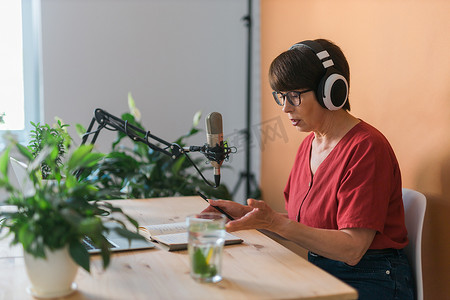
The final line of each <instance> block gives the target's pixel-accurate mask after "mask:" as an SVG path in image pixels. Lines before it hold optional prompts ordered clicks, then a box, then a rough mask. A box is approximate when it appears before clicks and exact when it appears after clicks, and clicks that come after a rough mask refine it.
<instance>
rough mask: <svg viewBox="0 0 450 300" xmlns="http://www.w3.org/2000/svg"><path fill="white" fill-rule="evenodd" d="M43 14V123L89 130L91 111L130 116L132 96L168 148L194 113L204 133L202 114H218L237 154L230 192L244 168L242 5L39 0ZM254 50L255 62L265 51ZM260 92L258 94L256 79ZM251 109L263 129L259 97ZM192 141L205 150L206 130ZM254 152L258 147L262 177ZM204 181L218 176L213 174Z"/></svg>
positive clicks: (225, 178) (227, 173)
mask: <svg viewBox="0 0 450 300" xmlns="http://www.w3.org/2000/svg"><path fill="white" fill-rule="evenodd" d="M258 8H259V6H255V20H256V21H255V22H254V24H255V29H254V32H255V39H258V34H257V33H258V32H259V27H258V26H259V22H258V21H257V20H259V18H258V17H259V16H258V11H259V10H258ZM41 10H42V53H43V75H44V109H45V122H47V123H53V122H54V117H55V116H58V117H60V118H62V119H63V121H64V122H66V123H68V124H71V125H72V130H71V132H72V133H74V130H73V128H74V125H75V124H76V123H79V124H81V125H83V126H85V127H87V126H88V124H89V122H90V120H91V118H92V117H93V111H94V109H95V108H102V109H105V110H106V111H108V112H110V113H112V114H114V115H116V116H120V115H121V114H122V113H125V112H127V111H128V106H127V94H128V92H131V93H132V95H133V97H134V99H135V100H136V105H137V107H138V108H139V109H140V111H141V113H142V123H143V125H144V126H145V128H146V129H147V130H150V131H151V132H152V134H154V135H156V136H158V137H160V138H163V139H165V140H167V141H169V142H171V141H174V140H176V139H177V138H178V137H180V136H181V135H184V134H186V133H187V132H188V130H189V129H190V128H191V126H192V118H193V116H194V114H195V112H197V111H198V110H201V111H202V112H203V118H202V120H201V123H200V126H199V127H200V128H201V129H203V130H204V129H205V124H204V119H205V117H206V115H207V114H209V113H210V112H213V111H218V112H220V113H221V114H222V116H223V123H224V136H225V139H228V140H229V143H230V144H231V145H232V146H236V147H238V150H239V152H238V153H237V154H235V155H233V156H232V157H231V159H230V161H229V162H225V163H224V166H228V167H231V168H227V169H224V170H222V182H224V183H225V184H227V186H228V187H229V188H230V189H231V188H233V187H234V185H235V184H236V183H237V179H238V176H239V172H241V171H244V170H243V168H244V165H245V164H244V156H245V155H244V149H243V146H244V144H243V143H242V142H241V141H242V135H241V134H239V133H238V131H240V130H241V129H244V128H245V113H246V111H245V101H246V57H247V28H246V26H245V23H244V22H243V21H242V17H243V16H244V15H246V14H247V5H246V2H245V1H240V0H232V1H221V0H213V1H211V0H192V1H183V0H150V1H146V0H77V1H72V0H42V7H41ZM254 52H255V55H254V59H255V61H258V62H259V56H258V52H259V49H258V48H254ZM254 65H255V69H254V72H255V74H259V73H258V71H259V67H258V66H259V64H256V63H255V64H254ZM257 78H259V76H258V77H257ZM254 86H255V90H256V91H258V93H259V90H260V89H259V86H258V82H257V80H254ZM258 93H256V92H255V93H253V95H254V97H255V99H256V98H257V97H258ZM253 108H254V111H253V112H254V113H253V122H256V123H257V122H258V120H259V116H260V114H259V101H258V102H257V103H255V104H254V105H253ZM114 138H115V134H113V133H109V132H106V131H105V130H104V131H102V133H101V134H100V136H99V139H98V141H97V142H96V145H98V148H99V149H100V150H101V151H109V150H110V145H111V143H112V141H113V140H114ZM78 141H79V139H78ZM189 142H190V145H203V144H204V143H205V142H206V138H205V133H204V132H201V133H199V134H197V135H196V136H195V138H193V139H192V140H190V141H189ZM258 153H259V152H258V151H257V149H256V148H254V149H253V156H254V160H253V165H252V170H253V172H255V173H256V174H259V161H260V159H259V156H258V155H259V154H258ZM199 155H200V154H192V156H191V157H193V158H196V157H199ZM205 160H206V159H205ZM211 169H212V168H211ZM205 176H207V178H208V179H210V180H212V171H210V168H208V171H207V172H206V173H205ZM242 192H243V189H242V188H241V189H240V190H239V193H240V194H238V197H236V199H237V200H241V198H242V196H239V195H242Z"/></svg>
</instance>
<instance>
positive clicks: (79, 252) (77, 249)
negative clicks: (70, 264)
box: [69, 241, 90, 272]
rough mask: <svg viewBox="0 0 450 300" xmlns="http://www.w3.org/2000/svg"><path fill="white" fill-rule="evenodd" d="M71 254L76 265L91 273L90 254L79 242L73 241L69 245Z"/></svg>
mask: <svg viewBox="0 0 450 300" xmlns="http://www.w3.org/2000/svg"><path fill="white" fill-rule="evenodd" d="M69 253H70V256H71V257H72V259H73V260H74V261H75V263H76V264H78V265H79V266H81V267H82V268H83V269H85V270H86V271H88V272H90V257H89V252H88V251H87V250H86V248H85V247H84V246H83V245H82V244H81V242H79V241H73V242H71V243H70V244H69Z"/></svg>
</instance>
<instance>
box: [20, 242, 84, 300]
mask: <svg viewBox="0 0 450 300" xmlns="http://www.w3.org/2000/svg"><path fill="white" fill-rule="evenodd" d="M45 255H46V258H45V259H43V258H35V257H33V256H32V255H31V254H29V253H26V252H25V251H24V260H25V267H26V270H27V273H28V278H29V279H30V281H31V287H29V288H28V292H29V293H30V294H32V295H33V296H36V297H39V298H56V297H63V296H66V295H68V294H70V293H72V292H73V291H75V289H76V284H75V282H74V281H73V280H74V279H75V276H76V275H77V271H78V265H77V264H75V262H74V261H73V260H72V257H70V254H69V250H68V247H65V248H62V249H58V250H55V251H50V250H48V249H45Z"/></svg>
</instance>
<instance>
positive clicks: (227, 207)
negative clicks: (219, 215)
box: [202, 199, 251, 220]
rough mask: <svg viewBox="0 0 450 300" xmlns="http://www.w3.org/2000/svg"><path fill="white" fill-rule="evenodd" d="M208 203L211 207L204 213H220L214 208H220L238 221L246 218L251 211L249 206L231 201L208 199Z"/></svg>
mask: <svg viewBox="0 0 450 300" xmlns="http://www.w3.org/2000/svg"><path fill="white" fill-rule="evenodd" d="M208 201H209V204H210V206H208V207H207V208H205V209H204V210H203V211H202V212H219V211H218V210H217V209H215V208H214V207H213V206H218V207H220V208H221V209H222V210H223V211H225V212H226V213H227V214H229V215H230V216H231V217H233V218H234V219H235V220H236V219H239V218H241V217H242V216H244V215H245V214H246V213H247V212H249V211H251V208H249V207H248V206H245V205H242V204H239V203H236V202H233V201H230V200H211V199H208Z"/></svg>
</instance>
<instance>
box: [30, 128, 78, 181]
mask: <svg viewBox="0 0 450 300" xmlns="http://www.w3.org/2000/svg"><path fill="white" fill-rule="evenodd" d="M30 123H31V125H33V127H34V130H31V134H30V137H31V140H30V142H29V143H28V148H29V149H30V150H31V153H32V155H33V157H34V158H35V157H37V156H38V155H39V153H41V151H42V150H43V149H44V147H45V143H43V142H44V141H45V140H47V139H49V138H51V139H52V140H54V141H55V143H56V144H57V148H58V152H57V154H56V156H55V164H54V170H52V168H51V167H50V166H49V165H48V164H47V163H46V162H45V161H43V162H42V163H41V173H42V179H55V174H57V173H59V168H60V166H61V164H62V159H63V157H64V154H65V153H66V152H67V150H68V149H69V147H70V143H71V141H72V139H71V137H70V135H69V134H68V133H67V130H66V127H68V126H69V125H68V124H63V123H62V122H61V120H57V123H56V124H55V126H54V127H50V125H48V124H43V125H41V124H40V123H37V124H36V123H33V122H30Z"/></svg>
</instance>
